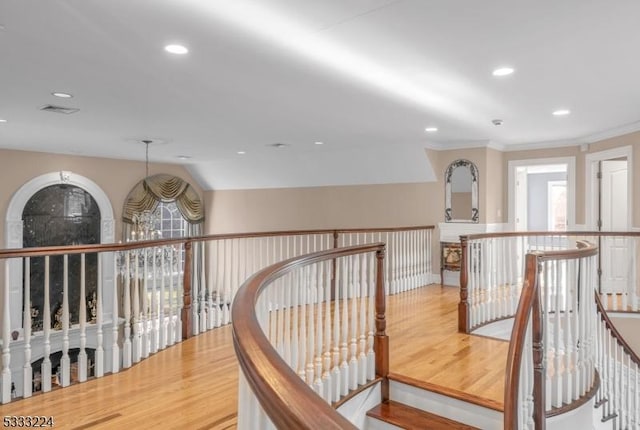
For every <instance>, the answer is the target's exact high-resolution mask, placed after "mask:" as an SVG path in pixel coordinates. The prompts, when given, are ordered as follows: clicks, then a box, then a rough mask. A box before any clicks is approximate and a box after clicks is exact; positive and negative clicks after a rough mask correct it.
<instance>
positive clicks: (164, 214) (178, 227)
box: [156, 202, 188, 239]
mask: <svg viewBox="0 0 640 430" xmlns="http://www.w3.org/2000/svg"><path fill="white" fill-rule="evenodd" d="M156 215H157V220H158V225H157V226H156V228H157V230H159V231H161V232H162V237H163V238H164V239H170V238H174V237H186V236H187V235H188V230H187V220H185V219H184V218H183V217H182V214H181V213H180V211H179V210H178V206H176V202H170V203H164V202H160V203H159V204H158V207H157V208H156Z"/></svg>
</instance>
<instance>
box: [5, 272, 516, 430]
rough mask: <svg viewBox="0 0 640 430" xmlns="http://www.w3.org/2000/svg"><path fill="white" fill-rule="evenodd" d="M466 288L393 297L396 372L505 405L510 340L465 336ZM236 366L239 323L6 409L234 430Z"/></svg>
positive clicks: (90, 421)
mask: <svg viewBox="0 0 640 430" xmlns="http://www.w3.org/2000/svg"><path fill="white" fill-rule="evenodd" d="M457 300H458V290H457V288H452V287H444V288H442V287H440V286H439V285H432V286H428V287H423V288H420V289H417V290H413V291H410V292H407V293H402V294H398V295H396V296H392V297H389V298H388V300H387V309H388V312H387V332H388V334H389V337H390V345H391V351H390V361H391V366H390V368H391V371H392V372H393V373H394V374H397V375H400V376H402V377H405V378H410V379H414V380H416V381H424V382H425V383H426V384H433V385H438V386H443V387H444V389H448V390H451V391H452V392H454V393H455V392H460V393H469V394H471V395H472V396H477V397H478V398H480V399H482V400H483V401H486V402H489V403H493V404H494V406H495V408H496V409H501V407H502V395H503V394H502V393H503V385H504V367H505V362H506V352H507V347H508V344H507V343H506V342H502V341H498V340H494V339H490V338H485V337H478V336H469V335H463V334H458V333H457V331H456V330H457ZM237 385H238V365H237V361H236V359H235V354H234V351H233V345H232V341H231V328H230V327H222V328H219V329H215V330H212V331H210V332H208V333H205V334H202V335H199V336H197V337H194V338H192V339H189V340H187V341H185V342H183V343H181V344H179V345H175V346H173V347H171V348H168V349H167V350H165V351H162V352H160V353H158V354H155V355H154V356H152V357H150V358H148V359H146V360H144V361H142V362H141V363H139V364H137V365H134V366H133V367H132V368H130V369H128V370H125V371H121V372H120V373H118V374H116V375H110V376H107V377H104V378H101V379H95V380H92V381H89V382H85V383H83V384H78V385H74V386H72V387H68V388H65V389H58V390H54V391H52V392H50V393H47V394H40V395H36V396H34V397H32V398H30V399H25V400H16V401H15V402H12V403H10V404H7V405H3V406H0V411H1V415H3V416H7V415H31V416H33V415H44V416H53V418H54V421H55V428H60V429H72V430H80V429H114V428H118V429H121V428H128V429H131V430H133V429H138V428H157V429H196V430H199V429H232V428H235V427H236V423H237V417H236V413H237V398H238V387H237Z"/></svg>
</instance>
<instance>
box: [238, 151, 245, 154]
mask: <svg viewBox="0 0 640 430" xmlns="http://www.w3.org/2000/svg"><path fill="white" fill-rule="evenodd" d="M244 154H246V152H245V151H238V155H244Z"/></svg>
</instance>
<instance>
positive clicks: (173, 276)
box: [167, 245, 180, 345]
mask: <svg viewBox="0 0 640 430" xmlns="http://www.w3.org/2000/svg"><path fill="white" fill-rule="evenodd" d="M176 254H177V255H176ZM178 255H180V253H179V252H176V249H175V248H174V246H173V245H172V246H170V247H169V261H170V262H171V264H170V266H169V322H168V326H169V327H168V329H167V330H168V331H169V339H168V342H169V345H173V344H175V343H176V338H177V337H178V334H177V333H176V330H177V321H176V320H177V319H178V313H179V311H178V309H177V306H178V305H177V301H178V298H177V297H176V294H178V291H180V288H179V287H178V285H177V283H178V272H179V269H178V265H179V264H180V263H179V261H178V258H177V257H178ZM174 282H175V283H176V284H175V288H174Z"/></svg>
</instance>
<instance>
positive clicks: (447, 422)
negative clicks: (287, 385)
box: [341, 374, 503, 430]
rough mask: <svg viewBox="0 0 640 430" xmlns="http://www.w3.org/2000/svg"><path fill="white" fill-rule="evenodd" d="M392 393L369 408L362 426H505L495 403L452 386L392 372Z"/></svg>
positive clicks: (378, 429)
mask: <svg viewBox="0 0 640 430" xmlns="http://www.w3.org/2000/svg"><path fill="white" fill-rule="evenodd" d="M389 394H390V400H388V401H386V402H382V403H379V404H377V405H376V406H374V407H373V408H370V407H367V408H366V409H368V412H367V413H366V418H365V421H364V423H362V424H360V425H358V427H359V428H364V429H368V430H387V429H399V428H400V429H434V430H438V429H460V430H463V429H483V430H492V429H496V430H499V429H502V426H503V425H502V420H503V417H502V415H503V414H502V411H500V410H499V405H495V404H494V403H495V402H492V401H491V400H487V399H481V398H478V397H475V396H470V395H468V394H465V393H460V392H455V391H453V390H451V389H450V388H446V387H441V386H436V385H433V384H428V383H424V382H420V381H416V380H412V379H411V378H406V377H403V376H400V375H394V374H392V375H390V377H389ZM354 400H355V399H354ZM363 406H364V403H363V404H362V405H358V406H356V405H351V406H350V407H349V409H350V410H357V409H360V410H362V409H363ZM341 413H344V411H341ZM345 415H346V414H345Z"/></svg>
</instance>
